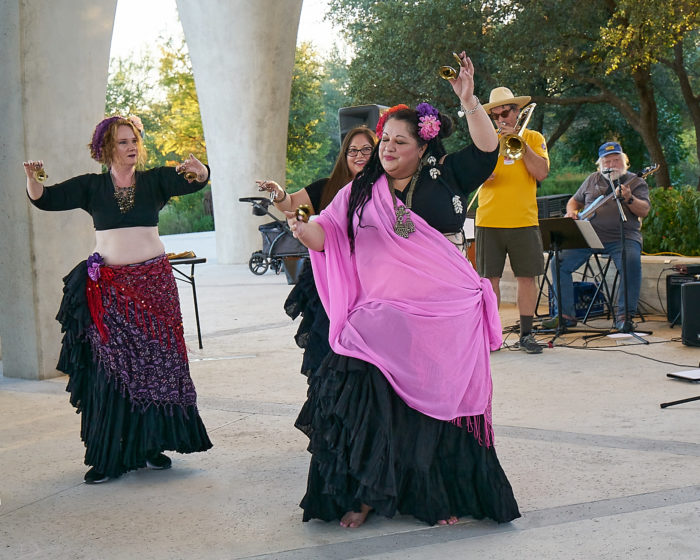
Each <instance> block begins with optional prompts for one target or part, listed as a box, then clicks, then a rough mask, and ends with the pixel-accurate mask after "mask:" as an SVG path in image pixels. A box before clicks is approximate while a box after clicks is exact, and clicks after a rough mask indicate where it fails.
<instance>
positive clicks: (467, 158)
mask: <svg viewBox="0 0 700 560" xmlns="http://www.w3.org/2000/svg"><path fill="white" fill-rule="evenodd" d="M497 162H498V148H496V149H495V150H494V151H493V152H482V151H481V150H479V149H478V148H477V147H476V146H475V145H474V144H470V145H469V146H467V147H466V148H463V149H461V150H459V151H457V152H454V153H452V154H448V155H447V156H446V157H445V161H444V163H443V164H442V165H441V164H437V165H436V166H434V167H435V168H437V170H438V171H439V172H440V174H439V175H437V174H436V175H435V179H433V178H432V177H431V175H430V169H431V166H429V165H424V166H423V169H422V171H421V174H420V177H419V178H418V182H417V183H416V187H415V190H414V192H413V201H412V204H411V209H412V210H413V211H414V212H415V213H416V214H418V215H419V216H420V217H421V218H423V219H424V220H425V221H426V222H428V223H429V224H430V225H431V226H432V227H434V228H435V229H436V230H438V231H439V232H440V233H456V232H458V231H460V230H461V229H462V227H463V225H464V220H465V218H466V212H467V203H468V196H469V193H470V192H472V191H474V190H476V189H477V188H478V187H479V185H481V184H482V183H483V182H484V181H486V179H488V178H489V176H490V175H491V173H493V170H494V168H495V167H496V163H497ZM433 173H435V172H433ZM407 195H408V189H404V190H403V191H402V192H398V191H397V192H396V196H397V197H398V198H399V199H400V200H401V201H402V202H403V203H404V204H405V203H406V196H407ZM455 195H456V196H458V197H459V198H460V202H461V205H462V208H461V210H462V211H461V212H456V211H455V205H454V204H453V200H452V199H453V197H454V196H455Z"/></svg>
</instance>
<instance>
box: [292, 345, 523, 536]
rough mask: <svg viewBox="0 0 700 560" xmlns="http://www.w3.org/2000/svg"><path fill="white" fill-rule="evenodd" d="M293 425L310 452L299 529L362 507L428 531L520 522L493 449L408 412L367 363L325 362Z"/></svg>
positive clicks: (332, 358)
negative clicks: (470, 521)
mask: <svg viewBox="0 0 700 560" xmlns="http://www.w3.org/2000/svg"><path fill="white" fill-rule="evenodd" d="M484 424H485V423H484V422H480V425H481V426H482V429H485V428H483V426H484ZM295 425H296V427H297V428H299V429H300V430H301V431H302V432H304V433H305V434H306V435H307V436H308V437H309V447H308V450H309V452H310V453H311V465H310V467H309V476H308V483H307V491H306V495H305V496H304V498H303V500H302V502H301V504H300V505H301V507H302V508H303V509H304V521H308V520H309V519H314V518H315V519H322V520H324V521H331V520H334V519H340V518H341V517H342V516H343V515H344V514H345V513H346V512H348V511H360V506H361V505H362V504H367V505H369V506H371V507H372V508H373V509H374V511H376V512H377V513H379V514H380V515H383V516H386V517H393V516H394V515H395V514H397V513H400V514H406V515H412V516H414V517H416V518H418V519H420V520H422V521H425V522H427V523H429V524H431V525H433V524H435V523H436V522H438V521H439V520H443V519H448V518H449V517H451V516H457V517H463V516H471V517H473V518H475V519H482V518H484V517H489V518H491V519H493V520H495V521H497V522H499V523H505V522H508V521H511V520H513V519H516V518H518V517H520V512H519V511H518V505H517V503H516V501H515V497H514V496H513V490H512V488H511V486H510V483H509V482H508V479H507V478H506V475H505V473H504V472H503V469H502V468H501V465H500V463H499V461H498V457H497V456H496V450H495V449H494V447H493V446H491V447H485V446H482V445H480V444H479V442H478V441H477V437H476V436H475V435H474V434H472V433H470V432H469V431H468V430H467V429H465V428H460V427H458V426H456V425H454V424H453V423H451V422H444V421H440V420H436V419H434V418H431V417H429V416H426V415H424V414H421V413H420V412H418V411H416V410H414V409H412V408H410V407H409V406H407V405H406V404H405V403H404V402H403V401H402V400H401V398H400V397H399V396H398V395H397V394H396V393H395V391H394V390H393V388H392V387H391V386H390V385H389V383H388V382H387V380H386V378H385V377H384V375H383V374H382V373H381V372H380V371H379V370H378V369H377V368H376V367H375V366H373V365H372V364H369V363H367V362H364V361H362V360H358V359H355V358H348V357H345V356H339V355H337V354H335V353H330V354H329V355H328V356H327V357H326V359H325V360H324V361H323V364H322V365H321V367H320V368H318V369H317V370H315V371H314V373H313V374H312V376H311V378H310V379H309V389H308V399H307V401H306V403H305V404H304V406H303V408H302V410H301V412H300V414H299V417H298V418H297V421H296V424H295ZM477 436H481V437H480V439H481V440H482V441H484V434H483V433H482V434H477Z"/></svg>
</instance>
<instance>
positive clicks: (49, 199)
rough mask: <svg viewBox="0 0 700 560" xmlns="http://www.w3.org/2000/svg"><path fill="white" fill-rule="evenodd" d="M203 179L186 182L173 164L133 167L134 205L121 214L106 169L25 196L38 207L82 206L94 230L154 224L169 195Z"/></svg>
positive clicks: (191, 187) (189, 190)
mask: <svg viewBox="0 0 700 560" xmlns="http://www.w3.org/2000/svg"><path fill="white" fill-rule="evenodd" d="M207 170H209V167H207ZM208 180H209V179H208V178H207V181H208ZM207 181H204V182H203V183H198V182H192V183H188V182H187V181H186V180H185V178H184V176H183V175H179V174H178V173H177V172H176V171H175V168H174V167H155V168H153V169H149V170H148V171H137V172H136V190H135V193H134V207H133V208H132V209H131V210H129V211H128V212H126V213H125V214H122V213H121V212H120V211H119V206H118V205H117V201H116V199H115V198H114V185H113V184H112V178H111V176H110V174H109V173H99V174H98V173H89V174H87V175H80V176H78V177H73V178H72V179H68V180H67V181H64V182H62V183H58V184H56V185H53V186H51V187H46V188H44V192H43V194H42V195H41V197H39V198H38V199H37V200H32V199H31V198H30V199H29V200H30V202H31V203H32V204H33V205H34V206H36V207H37V208H40V209H41V210H74V209H76V208H82V209H83V210H85V211H86V212H87V213H88V214H90V215H91V216H92V222H93V224H94V225H95V229H96V230H97V231H104V230H107V229H118V228H127V227H138V226H157V225H158V213H159V212H160V210H161V209H162V208H163V206H165V204H166V202H168V199H169V198H170V197H171V196H179V195H183V194H190V193H193V192H196V191H198V190H200V189H202V188H204V186H205V185H206V184H207Z"/></svg>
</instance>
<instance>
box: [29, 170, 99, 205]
mask: <svg viewBox="0 0 700 560" xmlns="http://www.w3.org/2000/svg"><path fill="white" fill-rule="evenodd" d="M94 177H95V176H94V175H90V174H89V175H80V176H78V177H73V178H72V179H68V180H67V181H63V182H62V183H57V184H55V185H52V186H50V187H44V192H43V193H42V195H41V196H40V197H39V198H37V199H36V200H32V199H31V198H30V197H29V193H27V198H29V202H31V203H32V204H33V205H34V206H36V207H37V208H39V209H41V210H51V211H58V210H75V209H76V208H82V209H83V210H86V211H89V210H88V206H89V204H90V183H91V182H92V181H93V180H94Z"/></svg>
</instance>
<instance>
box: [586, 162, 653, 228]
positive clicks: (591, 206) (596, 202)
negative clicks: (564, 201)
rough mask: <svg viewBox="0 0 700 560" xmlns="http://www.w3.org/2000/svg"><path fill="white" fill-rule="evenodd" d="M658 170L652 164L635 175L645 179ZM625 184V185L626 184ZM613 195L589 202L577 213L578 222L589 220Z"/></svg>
mask: <svg viewBox="0 0 700 560" xmlns="http://www.w3.org/2000/svg"><path fill="white" fill-rule="evenodd" d="M658 169H659V164H658V163H654V164H652V165H650V166H649V167H645V168H644V169H642V170H641V171H637V173H635V175H636V176H637V177H640V178H641V179H646V178H647V177H649V175H651V174H653V173H656V172H657V171H658ZM633 180H634V179H631V180H630V181H629V182H628V183H631V182H632V181H633ZM628 183H625V184H628ZM614 195H615V191H614V190H613V192H611V193H610V194H607V195H602V194H601V195H600V196H599V197H598V198H596V199H595V200H594V201H593V202H591V203H590V204H589V205H588V206H587V207H586V208H584V209H583V210H581V211H580V212H579V213H578V219H579V220H588V219H589V218H591V217H593V215H594V214H595V211H596V210H597V209H598V208H600V207H601V206H602V205H603V204H605V203H606V202H607V201H608V200H610V199H611V198H612V197H613V196H614Z"/></svg>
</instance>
